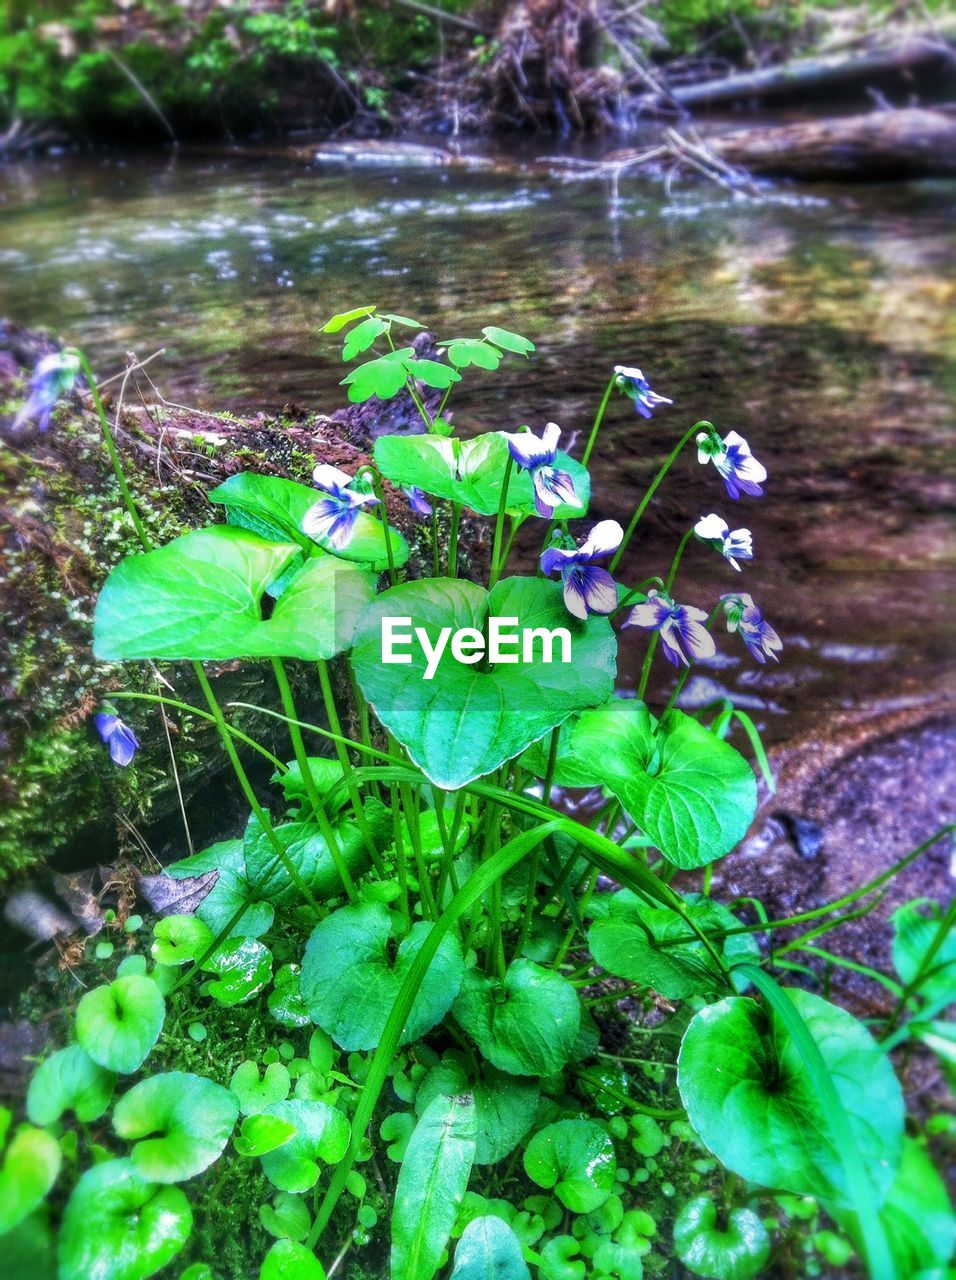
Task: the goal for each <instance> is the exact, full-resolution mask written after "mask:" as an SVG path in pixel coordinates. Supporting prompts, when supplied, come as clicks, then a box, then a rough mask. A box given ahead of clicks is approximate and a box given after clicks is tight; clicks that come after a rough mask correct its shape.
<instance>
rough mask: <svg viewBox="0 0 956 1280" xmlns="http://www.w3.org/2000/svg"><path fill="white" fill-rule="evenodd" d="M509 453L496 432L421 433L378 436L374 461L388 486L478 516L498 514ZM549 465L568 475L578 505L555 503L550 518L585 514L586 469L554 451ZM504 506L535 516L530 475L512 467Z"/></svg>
mask: <svg viewBox="0 0 956 1280" xmlns="http://www.w3.org/2000/svg"><path fill="white" fill-rule="evenodd" d="M510 457H511V454H510V451H509V449H508V441H507V439H506V437H505V436H504V435H503V434H502V432H500V431H488V432H486V433H485V434H484V435H481V436H475V438H474V439H472V440H458V439H448V438H444V437H441V436H436V435H427V436H379V438H378V439H377V440H376V441H375V461H376V463H377V465H378V467H379V469H380V470H381V472H382V474H383V475H385V476H387V477H388V479H389V480H391V481H392V483H393V484H399V485H415V486H416V487H417V488H419V489H424V491H425V492H426V493H430V494H433V495H434V496H435V497H437V498H448V499H449V501H451V502H460V503H462V504H463V505H464V506H466V507H470V508H471V510H472V511H477V512H478V514H479V515H483V516H492V515H496V514H497V512H498V507H499V505H500V503H501V487H502V485H503V484H504V480H505V472H506V470H507V467H508V460H509V458H510ZM554 465H555V466H556V467H558V468H559V469H560V470H561V471H566V472H567V473H568V474H569V475H570V477H571V480H572V481H573V483H574V492H575V494H576V495H577V497H578V499H579V501H580V503H581V506H580V507H570V506H568V505H567V504H565V503H561V504H559V505H558V506H557V507H555V509H554V518H555V519H556V520H575V519H578V518H579V517H581V516H584V515H586V514H587V509H588V502H589V500H590V497H591V481H590V478H589V476H588V473H587V471H586V469H585V468H584V467H582V466H581V464H580V462H575V460H574V459H573V458H570V457H568V455H567V454H566V453H562V452H561V450H560V449H559V450H558V452H557V455H556V456H555V460H554ZM507 510H508V511H509V512H510V513H511V514H512V515H523V516H531V515H535V514H536V511H535V505H534V486H533V484H532V481H531V476H530V473H529V472H527V471H523V470H521V469H519V468H518V467H514V466H513V467H512V469H511V479H510V480H509V481H508V506H507Z"/></svg>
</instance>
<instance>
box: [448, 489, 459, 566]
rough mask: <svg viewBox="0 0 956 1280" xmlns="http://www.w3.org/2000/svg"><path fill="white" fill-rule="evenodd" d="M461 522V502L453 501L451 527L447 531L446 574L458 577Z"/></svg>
mask: <svg viewBox="0 0 956 1280" xmlns="http://www.w3.org/2000/svg"><path fill="white" fill-rule="evenodd" d="M460 523H461V503H460V502H453V503H452V508H451V529H450V531H449V533H448V569H447V572H448V576H449V578H457V577H458V526H459V524H460Z"/></svg>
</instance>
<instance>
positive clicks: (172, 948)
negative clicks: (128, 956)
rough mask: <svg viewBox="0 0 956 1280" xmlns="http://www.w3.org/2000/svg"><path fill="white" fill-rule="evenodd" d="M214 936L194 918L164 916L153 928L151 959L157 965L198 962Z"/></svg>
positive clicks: (200, 921)
mask: <svg viewBox="0 0 956 1280" xmlns="http://www.w3.org/2000/svg"><path fill="white" fill-rule="evenodd" d="M214 937H215V934H214V933H213V931H212V930H211V929H210V928H209V926H208V925H207V924H203V922H202V920H199V919H198V918H197V917H196V916H164V917H163V919H162V920H157V922H156V924H155V925H154V926H153V939H154V941H153V945H152V948H151V950H152V953H153V959H154V960H156V961H157V962H158V963H159V964H188V963H189V962H190V961H191V960H198V959H199V957H200V956H201V955H202V954H203V952H204V951H206V949H207V948H208V947H209V945H210V943H211V942H212V940H213V938H214Z"/></svg>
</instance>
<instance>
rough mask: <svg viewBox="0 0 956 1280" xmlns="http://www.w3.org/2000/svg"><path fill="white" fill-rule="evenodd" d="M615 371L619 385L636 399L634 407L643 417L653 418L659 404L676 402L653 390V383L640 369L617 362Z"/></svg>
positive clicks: (632, 398) (627, 394) (626, 393)
mask: <svg viewBox="0 0 956 1280" xmlns="http://www.w3.org/2000/svg"><path fill="white" fill-rule="evenodd" d="M614 372H615V373H616V374H617V385H618V386H619V387H620V389H621V390H622V391H623V392H624V394H625V395H626V396H629V397H630V399H631V400H633V401H634V408H635V409H636V410H637V412H638V413H639V414H640V415H641V417H642V418H652V417H653V416H654V410H655V409H656V408H657V406H658V405H659V404H673V403H674V401H673V400H668V398H667V396H659V395H658V394H657V392H656V391H652V390H651V384H650V383H649V382H648V381H647V379H646V378H645V377H644V374H643V373H642V371H641V370H640V369H632V368H628V366H627V365H624V364H616V365H615V366H614Z"/></svg>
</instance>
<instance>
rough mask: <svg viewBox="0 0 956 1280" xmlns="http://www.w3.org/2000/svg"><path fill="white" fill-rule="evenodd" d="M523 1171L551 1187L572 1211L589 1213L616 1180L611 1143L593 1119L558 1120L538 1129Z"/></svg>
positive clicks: (599, 1204)
mask: <svg viewBox="0 0 956 1280" xmlns="http://www.w3.org/2000/svg"><path fill="white" fill-rule="evenodd" d="M524 1167H525V1173H527V1175H528V1177H529V1178H530V1179H531V1181H532V1182H536V1183H537V1184H538V1186H539V1187H545V1188H546V1189H547V1190H548V1191H550V1190H551V1189H552V1188H554V1194H555V1195H556V1196H557V1197H558V1199H559V1200H560V1201H561V1203H562V1204H563V1205H564V1207H565V1208H566V1209H570V1210H571V1212H572V1213H592V1212H593V1211H594V1210H595V1209H597V1208H599V1207H600V1206H601V1205H602V1204H603V1203H604V1201H605V1200H606V1199H607V1198H608V1196H609V1195H610V1194H611V1192H612V1191H613V1190H614V1187H615V1185H616V1183H617V1158H616V1156H615V1154H614V1143H613V1142H612V1140H611V1138H610V1135H609V1134H608V1133H607V1131H606V1130H605V1129H604V1127H603V1126H602V1125H600V1124H598V1123H597V1121H596V1120H558V1121H557V1122H556V1123H555V1124H549V1125H545V1127H544V1128H543V1129H539V1130H538V1132H537V1133H536V1134H535V1135H534V1137H533V1138H532V1139H531V1141H530V1142H529V1143H528V1146H527V1148H526V1149H525V1153H524Z"/></svg>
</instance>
